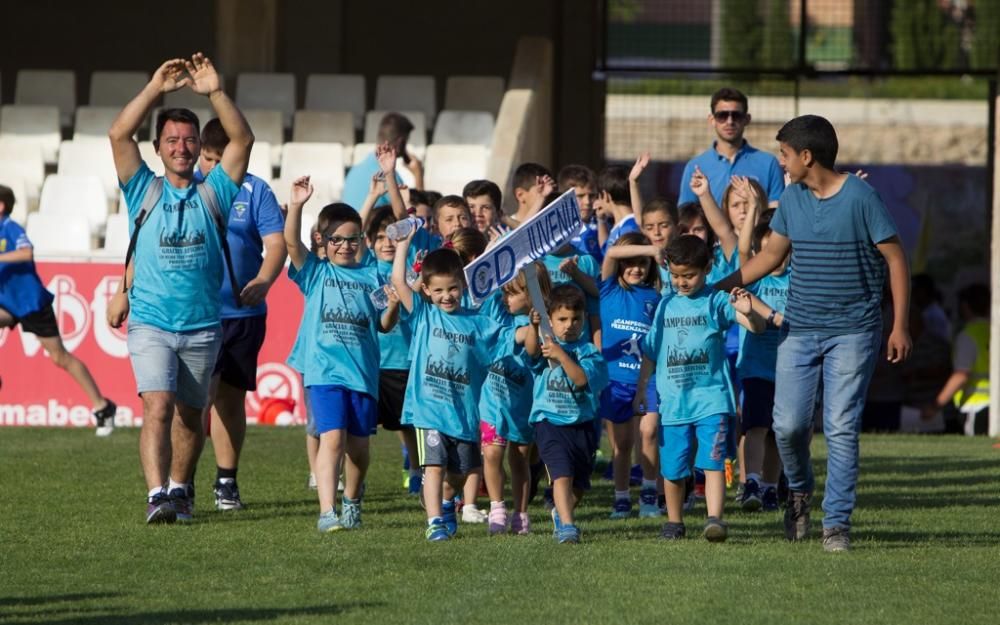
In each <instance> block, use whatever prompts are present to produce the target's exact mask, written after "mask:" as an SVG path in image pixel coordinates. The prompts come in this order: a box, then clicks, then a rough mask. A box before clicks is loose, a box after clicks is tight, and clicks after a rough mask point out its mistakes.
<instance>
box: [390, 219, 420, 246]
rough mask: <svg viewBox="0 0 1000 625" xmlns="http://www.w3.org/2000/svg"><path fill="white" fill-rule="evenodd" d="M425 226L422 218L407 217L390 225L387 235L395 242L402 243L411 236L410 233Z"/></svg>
mask: <svg viewBox="0 0 1000 625" xmlns="http://www.w3.org/2000/svg"><path fill="white" fill-rule="evenodd" d="M423 225H424V220H423V219H422V218H420V217H407V218H406V219H404V220H403V221H397V222H396V223H394V224H389V225H388V226H387V227H386V229H385V235H386V236H387V237H389V238H390V239H392V240H393V241H401V240H403V239H405V238H406V237H408V236H410V233H411V232H413V231H414V230H416V229H417V228H421V227H423Z"/></svg>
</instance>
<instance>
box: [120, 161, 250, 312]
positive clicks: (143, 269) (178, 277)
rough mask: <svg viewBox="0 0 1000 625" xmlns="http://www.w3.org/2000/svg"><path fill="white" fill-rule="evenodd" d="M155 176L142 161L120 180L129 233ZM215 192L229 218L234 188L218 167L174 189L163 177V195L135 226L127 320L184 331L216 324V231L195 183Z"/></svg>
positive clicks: (219, 260) (219, 261)
mask: <svg viewBox="0 0 1000 625" xmlns="http://www.w3.org/2000/svg"><path fill="white" fill-rule="evenodd" d="M154 178H156V175H155V174H154V173H153V172H152V170H150V169H149V167H148V166H147V165H146V164H145V163H142V164H141V165H140V166H139V170H138V171H137V172H135V175H134V176H132V178H131V179H130V180H129V181H128V182H127V183H126V184H122V185H120V186H121V189H122V193H124V194H125V203H126V205H127V206H128V217H129V234H130V235H131V234H132V231H133V230H134V229H135V218H136V217H137V216H138V215H139V210H140V209H141V208H142V200H143V197H144V196H145V195H146V189H148V188H149V185H150V183H152V182H153V179H154ZM199 184H207V185H209V186H210V187H212V190H213V191H215V196H216V198H217V199H218V204H219V211H220V212H221V213H222V218H223V219H229V211H230V208H231V206H232V203H233V198H235V197H236V194H237V193H239V190H240V188H239V186H237V184H236V183H235V182H233V181H232V180H230V178H229V176H228V175H227V174H226V172H225V171H223V169H222V168H221V167H216V168H214V169H212V171H211V173H209V174H208V176H207V177H206V178H205V181H204V182H197V181H193V182H192V183H191V185H189V186H188V187H186V188H184V189H178V188H176V187H174V186H173V185H171V184H170V181H169V180H167V179H165V178H164V180H163V195H162V196H161V197H160V200H159V202H158V203H157V204H156V206H155V207H154V208H153V210H152V212H150V213H149V216H148V217H147V219H146V223H145V224H143V226H142V228H141V229H140V230H139V237H138V241H137V242H136V248H135V256H134V260H133V264H134V267H135V280H134V281H133V282H132V288H131V289H130V290H129V296H128V300H129V306H130V307H131V310H132V321H134V322H138V323H145V324H148V325H151V326H154V327H157V328H160V329H161V330H166V331H168V332H187V331H190V330H200V329H203V328H209V327H212V326H215V325H219V323H220V321H219V319H220V314H221V310H222V299H221V297H220V296H219V289H220V288H221V287H222V278H223V265H224V264H225V260H224V259H223V255H222V245H221V243H220V242H219V231H218V230H217V229H216V227H215V222H214V221H213V220H212V216H211V214H210V213H209V211H208V207H206V206H202V202H201V197H200V196H199V195H198V190H197V186H198V185H199Z"/></svg>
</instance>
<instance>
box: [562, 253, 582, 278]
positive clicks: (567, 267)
mask: <svg viewBox="0 0 1000 625" xmlns="http://www.w3.org/2000/svg"><path fill="white" fill-rule="evenodd" d="M576 258H577V257H576V256H570V257H569V258H564V259H563V260H562V261H561V262H560V263H559V271H561V272H563V273H564V274H566V275H567V276H574V275H576V273H577V272H578V271H580V268H579V267H578V266H577V264H576Z"/></svg>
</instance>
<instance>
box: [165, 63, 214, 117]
mask: <svg viewBox="0 0 1000 625" xmlns="http://www.w3.org/2000/svg"><path fill="white" fill-rule="evenodd" d="M219 84H220V85H225V84H226V77H225V76H223V75H222V73H221V72H220V73H219ZM211 106H212V105H211V104H209V102H208V98H207V97H205V96H203V95H201V94H200V93H195V92H194V91H191V90H190V89H188V88H187V87H184V88H181V89H178V90H177V91H171V92H170V93H165V94H163V108H168V109H191V110H194V109H199V108H200V109H203V108H206V107H207V108H211ZM202 123H205V120H202Z"/></svg>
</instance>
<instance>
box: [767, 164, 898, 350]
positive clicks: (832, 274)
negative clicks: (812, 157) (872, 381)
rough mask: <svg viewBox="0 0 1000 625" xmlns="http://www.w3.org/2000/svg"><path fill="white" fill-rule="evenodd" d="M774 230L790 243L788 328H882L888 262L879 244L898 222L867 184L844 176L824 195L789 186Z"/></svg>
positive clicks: (826, 331) (823, 331) (824, 331)
mask: <svg viewBox="0 0 1000 625" xmlns="http://www.w3.org/2000/svg"><path fill="white" fill-rule="evenodd" d="M771 230H773V231H774V232H777V233H778V234H780V235H782V236H784V237H787V238H788V239H789V240H790V241H791V243H792V259H791V278H790V280H789V287H788V307H787V309H786V310H785V321H786V322H787V323H788V331H789V332H791V333H799V332H802V333H810V334H817V335H820V336H836V335H839V334H853V333H857V332H867V331H869V330H873V329H878V328H880V327H881V326H882V286H883V284H884V283H885V273H886V265H885V260H884V259H883V258H882V254H881V252H879V250H878V248H877V247H876V245H877V244H878V243H882V242H884V241H886V240H888V239H890V238H892V237H894V236H896V225H895V224H894V223H893V221H892V217H890V216H889V211H887V210H886V208H885V204H883V203H882V199H881V198H880V197H879V195H878V193H876V192H875V189H873V188H871V187H870V186H869V185H868V183H867V182H865V181H864V180H862V179H860V178H858V177H857V176H847V179H846V180H845V181H844V184H843V186H842V187H841V188H840V190H839V191H838V192H837V193H835V194H834V195H833V196H831V197H828V198H824V199H822V200H821V199H819V198H817V197H816V195H815V194H813V192H812V191H810V190H809V188H808V187H806V186H805V185H804V184H801V183H799V184H793V185H789V187H788V188H787V189H786V190H785V193H784V194H783V195H782V196H781V203H780V204H779V206H778V210H777V211H775V213H774V217H773V218H772V219H771Z"/></svg>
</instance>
